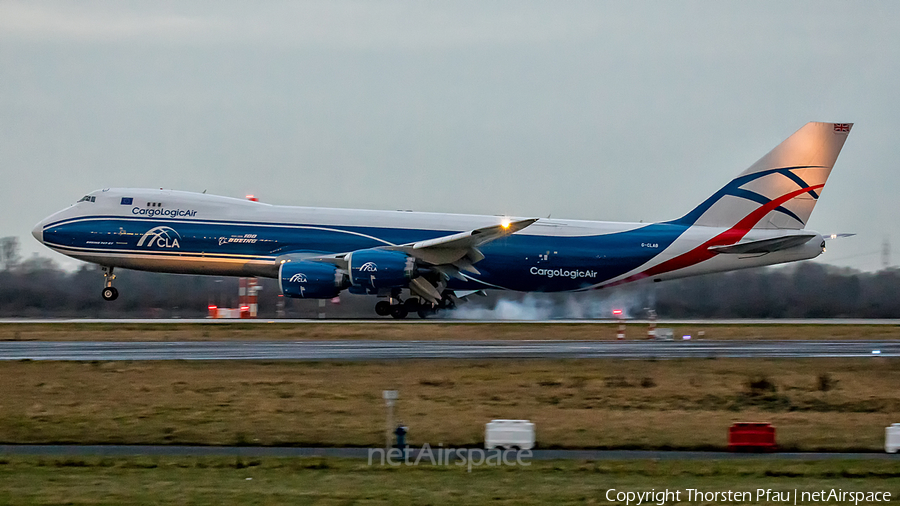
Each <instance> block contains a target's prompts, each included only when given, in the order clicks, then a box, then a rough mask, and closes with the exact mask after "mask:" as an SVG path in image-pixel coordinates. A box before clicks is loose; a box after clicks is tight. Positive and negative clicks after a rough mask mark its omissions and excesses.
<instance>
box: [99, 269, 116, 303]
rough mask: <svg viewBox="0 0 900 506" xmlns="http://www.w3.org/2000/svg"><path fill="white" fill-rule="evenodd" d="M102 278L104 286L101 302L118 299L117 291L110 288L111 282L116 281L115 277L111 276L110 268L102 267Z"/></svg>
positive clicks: (112, 287) (111, 270)
mask: <svg viewBox="0 0 900 506" xmlns="http://www.w3.org/2000/svg"><path fill="white" fill-rule="evenodd" d="M103 278H104V280H105V285H106V286H105V287H104V288H103V292H102V293H101V295H102V297H103V300H106V301H112V300H116V299H117V298H119V291H118V290H116V288H115V287H114V286H112V282H113V280H114V279H116V275H115V274H113V268H112V267H103Z"/></svg>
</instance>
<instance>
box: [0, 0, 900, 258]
mask: <svg viewBox="0 0 900 506" xmlns="http://www.w3.org/2000/svg"><path fill="white" fill-rule="evenodd" d="M898 28H900V2H896V1H892V2H846V1H844V2H823V1H815V2H784V1H777V2H712V1H711V2H662V1H660V2H648V3H641V2H609V3H603V2H594V1H591V2H583V3H582V2H551V1H548V2H523V1H514V2H485V1H475V2H462V1H454V2H421V1H415V2H389V1H377V2H375V1H373V2H344V1H322V2H297V1H291V2H228V1H215V2H213V1H209V2H182V1H177V2H156V1H154V2H123V1H114V2H86V1H78V2H10V1H2V0H0V175H2V182H0V236H8V235H16V236H20V237H21V238H22V243H23V249H24V252H25V254H26V255H30V254H32V253H33V252H40V254H42V255H45V256H50V255H51V253H50V252H49V250H47V249H46V248H44V247H43V246H41V245H40V244H38V243H37V242H36V241H35V240H34V239H33V238H32V237H31V236H30V233H29V232H30V230H31V228H32V227H33V226H34V224H35V223H37V222H38V221H40V220H41V219H42V218H44V217H45V216H47V215H49V214H51V213H53V212H55V211H57V210H59V209H61V208H63V207H65V206H67V205H69V204H71V203H73V202H74V201H75V200H77V199H78V198H80V197H81V196H82V195H83V194H85V193H87V192H89V191H92V190H95V189H98V188H106V187H157V188H158V187H165V188H174V189H181V190H192V191H203V190H208V192H209V193H214V194H222V195H230V196H237V197H240V196H244V195H246V194H248V193H253V194H256V195H258V196H260V198H261V200H263V201H265V202H270V203H275V204H292V205H310V206H327V207H355V208H370V209H414V210H421V211H437V212H460V213H483V214H509V215H516V216H529V217H530V216H536V217H538V216H547V215H550V214H552V216H553V217H556V218H579V219H596V220H609V221H639V220H643V221H645V222H647V221H656V220H666V219H672V218H676V217H679V216H681V215H683V214H685V213H686V212H687V211H689V210H690V209H691V208H693V207H694V206H695V205H697V204H698V203H699V202H701V201H702V200H703V199H705V198H706V197H708V196H709V195H711V194H712V193H713V192H715V191H716V190H717V189H719V188H720V187H722V186H723V185H724V184H725V183H727V182H728V181H729V180H730V179H731V178H732V177H734V176H735V175H737V174H738V173H739V172H740V171H742V170H743V169H744V168H746V167H747V166H749V165H750V164H751V163H753V162H754V161H756V160H757V159H758V158H759V157H761V156H762V155H764V154H765V153H766V152H768V151H769V150H770V149H771V148H773V147H774V146H776V145H777V144H778V143H779V142H781V141H782V140H783V139H784V138H786V137H787V136H788V135H790V134H791V133H793V132H794V131H795V130H797V129H798V128H800V127H801V126H803V124H804V123H806V122H807V121H828V122H854V123H856V125H855V127H854V128H853V131H852V133H851V134H850V137H849V139H848V141H847V143H846V144H845V146H844V150H843V152H842V153H841V155H840V157H839V158H838V161H837V165H836V166H835V169H834V171H833V172H832V175H831V178H830V179H829V181H828V185H827V186H826V188H825V191H824V192H823V195H822V198H821V199H820V200H819V203H818V206H817V207H816V209H815V212H814V213H813V215H812V218H811V220H810V222H809V224H808V226H809V228H812V229H813V230H816V231H819V232H822V233H832V232H855V233H858V234H859V235H858V236H856V237H853V238H849V239H842V240H839V241H833V242H832V243H830V244H829V247H828V252H827V253H826V254H825V255H823V256H821V257H819V260H818V261H823V262H827V263H833V264H836V265H842V266H850V267H855V268H859V269H864V270H876V269H879V268H880V266H881V256H880V251H881V245H882V242H883V241H884V240H885V238H887V237H890V238H891V239H892V240H894V242H895V249H896V250H897V253H896V254H895V255H894V256H895V257H896V258H897V260H898V261H900V219H898V216H897V210H898V198H897V196H896V193H897V188H898V186H900V171H898V166H900V164H898V162H900V154H898V151H900V128H898V123H900V100H898V90H900V63H898V62H900V35H898ZM54 258H56V259H60V258H62V257H61V256H54ZM76 264H77V262H74V261H73V262H70V263H69V264H68V265H76Z"/></svg>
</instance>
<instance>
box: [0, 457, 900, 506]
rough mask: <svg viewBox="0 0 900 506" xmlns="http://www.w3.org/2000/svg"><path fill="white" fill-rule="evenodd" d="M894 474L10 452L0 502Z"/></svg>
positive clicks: (503, 495)
mask: <svg viewBox="0 0 900 506" xmlns="http://www.w3.org/2000/svg"><path fill="white" fill-rule="evenodd" d="M898 477H900V462H893V461H815V462H784V461H774V460H762V461H756V460H753V461H675V462H655V461H628V462H602V461H601V462H592V461H533V462H531V465H530V466H528V467H480V468H474V469H473V470H472V472H471V473H468V472H466V469H465V468H464V467H456V466H431V465H421V466H418V467H412V466H410V467H406V466H401V467H398V468H390V467H382V466H378V465H375V466H369V465H367V463H366V461H365V460H351V459H337V458H295V459H276V458H264V459H252V460H251V459H235V458H187V457H177V458H176V457H160V458H149V457H133V458H115V459H110V458H62V459H54V458H33V457H13V458H4V459H2V460H0V503H3V504H75V505H81V504H85V505H87V504H90V505H100V504H111V505H112V504H116V505H128V504H196V505H200V504H223V505H228V504H241V505H252V504H323V505H331V504H435V505H437V504H440V505H452V504H509V505H528V504H609V502H608V501H607V500H606V493H607V491H608V490H609V489H616V490H617V491H638V492H644V491H650V490H654V489H655V490H657V491H658V490H665V489H669V490H671V491H680V492H681V495H680V497H681V499H682V501H683V502H687V501H686V499H687V489H690V488H693V489H700V490H705V491H727V490H732V491H749V492H751V493H752V494H753V500H752V501H738V502H733V503H729V504H765V501H764V500H756V496H755V494H756V491H757V489H770V488H771V489H774V490H778V491H791V492H793V490H794V489H798V490H799V491H800V492H802V491H819V490H826V491H829V490H831V489H833V488H834V489H842V490H844V491H863V492H866V491H888V492H891V494H892V499H893V500H896V498H897V496H898V494H900V479H898ZM248 478H249V479H248ZM669 504H671V502H670V503H669ZM693 504H702V502H693ZM824 504H831V503H829V502H825V503H824ZM844 504H846V503H844ZM851 504H852V503H851Z"/></svg>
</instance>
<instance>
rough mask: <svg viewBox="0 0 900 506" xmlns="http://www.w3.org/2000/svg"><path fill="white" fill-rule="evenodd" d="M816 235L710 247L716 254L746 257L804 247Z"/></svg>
mask: <svg viewBox="0 0 900 506" xmlns="http://www.w3.org/2000/svg"><path fill="white" fill-rule="evenodd" d="M813 237H816V234H803V235H789V236H786V237H775V238H773V239H762V240H759V241H748V242H741V243H737V244H731V245H729V246H710V248H709V250H710V251H715V252H716V253H726V254H731V255H746V254H754V253H771V252H773V251H779V250H783V249H788V248H794V247H796V246H802V245H804V244H806V243H808V242H809V241H810V239H812V238H813Z"/></svg>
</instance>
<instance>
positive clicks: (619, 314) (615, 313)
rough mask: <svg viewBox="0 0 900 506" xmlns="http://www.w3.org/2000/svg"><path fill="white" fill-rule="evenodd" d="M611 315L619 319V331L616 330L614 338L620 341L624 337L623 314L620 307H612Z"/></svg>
mask: <svg viewBox="0 0 900 506" xmlns="http://www.w3.org/2000/svg"><path fill="white" fill-rule="evenodd" d="M613 316H615V317H616V318H618V319H619V331H618V332H616V339H618V340H619V341H622V340H624V339H625V314H624V313H623V312H622V310H621V309H613Z"/></svg>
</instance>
